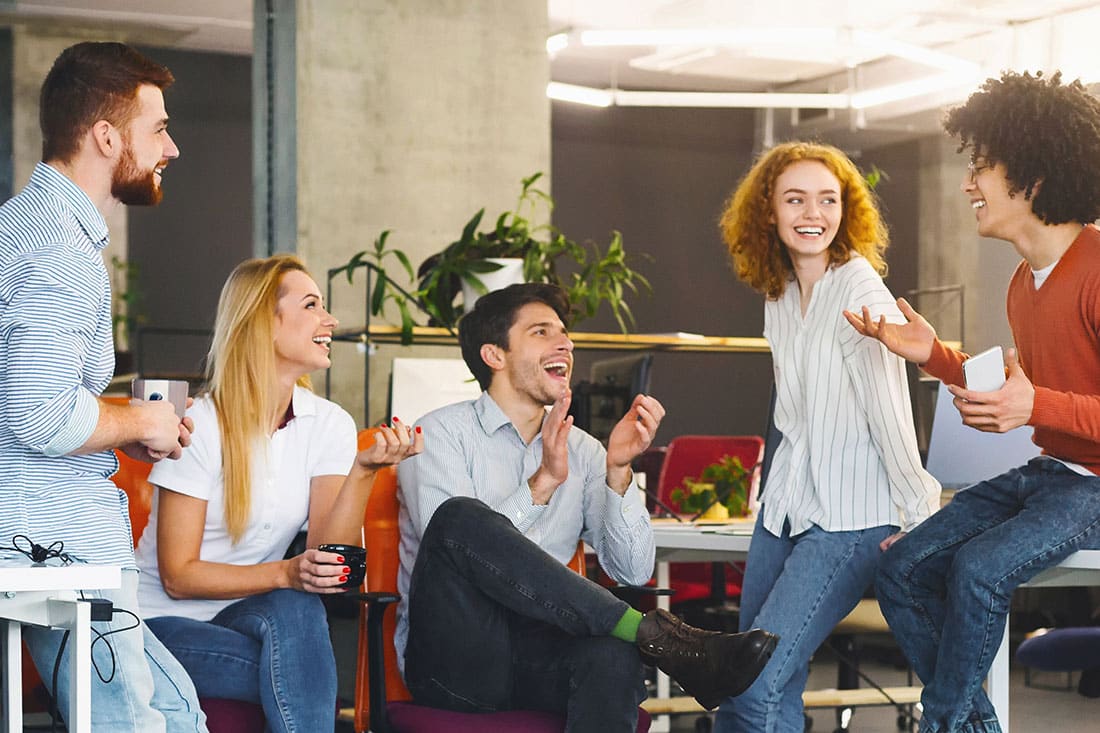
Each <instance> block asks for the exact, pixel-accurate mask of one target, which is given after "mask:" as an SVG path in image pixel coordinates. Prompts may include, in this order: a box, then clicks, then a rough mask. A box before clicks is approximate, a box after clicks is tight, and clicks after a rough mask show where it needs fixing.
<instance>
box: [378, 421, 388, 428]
mask: <svg viewBox="0 0 1100 733" xmlns="http://www.w3.org/2000/svg"><path fill="white" fill-rule="evenodd" d="M378 427H380V428H385V427H388V426H387V425H386V423H384V422H383V423H379V424H378Z"/></svg>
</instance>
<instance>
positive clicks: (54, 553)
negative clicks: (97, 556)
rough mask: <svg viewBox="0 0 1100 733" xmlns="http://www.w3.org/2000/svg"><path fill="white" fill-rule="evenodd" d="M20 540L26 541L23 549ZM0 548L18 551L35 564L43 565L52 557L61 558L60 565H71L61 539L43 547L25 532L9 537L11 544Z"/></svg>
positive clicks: (70, 559) (71, 560)
mask: <svg viewBox="0 0 1100 733" xmlns="http://www.w3.org/2000/svg"><path fill="white" fill-rule="evenodd" d="M20 540H24V541H25V542H26V543H27V547H26V548H25V549H24V548H23V547H20V546H19V541H20ZM0 550H11V551H12V552H18V553H19V554H20V555H23V556H24V557H26V558H27V559H28V560H30V561H31V562H33V563H34V564H36V565H44V564H45V563H46V561H47V560H52V559H54V558H57V559H59V560H61V564H62V565H71V564H72V562H73V559H72V558H71V557H69V555H68V554H67V553H66V552H64V550H65V543H64V542H62V541H61V540H57V541H56V542H51V543H50V544H49V545H48V546H46V547H43V546H42V545H40V544H38V543H37V542H35V541H34V540H32V539H31V538H30V537H28V536H27V535H25V534H17V535H15V536H13V537H12V538H11V546H9V547H3V546H0Z"/></svg>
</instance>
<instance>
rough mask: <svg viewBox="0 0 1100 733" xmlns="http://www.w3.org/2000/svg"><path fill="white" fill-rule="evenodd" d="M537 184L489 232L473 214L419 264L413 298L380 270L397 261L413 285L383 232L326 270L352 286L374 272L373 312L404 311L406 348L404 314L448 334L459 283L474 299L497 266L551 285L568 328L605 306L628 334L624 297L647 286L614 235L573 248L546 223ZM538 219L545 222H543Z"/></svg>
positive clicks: (408, 327) (527, 183)
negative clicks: (359, 272) (517, 267)
mask: <svg viewBox="0 0 1100 733" xmlns="http://www.w3.org/2000/svg"><path fill="white" fill-rule="evenodd" d="M541 177H542V173H535V174H533V175H531V176H528V177H527V178H524V179H523V181H522V189H521V192H520V196H519V199H518V201H517V204H516V207H515V210H514V211H505V212H503V213H501V214H500V215H499V216H497V218H496V220H495V223H494V225H493V226H492V228H489V229H486V230H480V229H479V227H481V223H482V220H483V219H484V217H485V209H484V208H482V209H480V210H479V211H478V212H477V213H475V214H474V215H473V217H471V219H470V220H469V221H468V222H467V223H466V225H465V226H464V227H463V228H462V233H461V234H460V236H459V238H458V239H457V240H455V241H454V242H452V243H451V244H449V245H448V246H447V247H446V248H444V249H443V250H442V251H441V252H439V253H437V254H435V255H432V256H431V257H429V258H428V259H426V260H425V261H424V262H423V263H422V264H421V266H420V270H419V272H418V274H417V283H416V287H415V289H414V290H412V291H411V292H410V291H409V290H406V289H404V288H402V287H401V286H400V285H399V284H398V282H397V281H395V280H394V278H393V277H391V276H390V275H389V273H387V272H386V271H385V270H384V268H383V267H382V261H383V259H384V258H385V257H388V256H393V257H396V258H397V259H398V260H399V261H400V262H401V264H402V266H403V267H404V269H405V270H406V272H407V274H409V279H410V280H412V279H413V277H412V274H411V268H410V267H409V259H408V256H407V255H406V254H405V253H404V252H401V251H400V250H397V249H389V248H387V247H386V237H387V236H388V235H389V231H388V230H387V231H385V232H383V233H382V235H380V237H379V239H378V240H376V241H375V246H374V248H373V249H372V250H364V251H363V252H358V253H356V254H355V255H354V256H353V257H352V258H351V259H350V260H349V261H348V262H347V263H346V264H345V265H343V266H341V267H338V268H335V269H334V270H330V272H329V274H330V277H331V276H332V275H333V274H336V273H341V272H343V273H346V275H347V277H348V280H349V282H350V281H351V279H352V275H353V273H354V271H355V270H356V269H358V268H361V267H369V268H370V269H371V270H372V271H374V273H375V274H376V276H377V277H376V284H375V285H374V287H373V289H372V290H373V292H372V293H371V294H370V302H371V313H372V314H373V315H379V314H381V312H382V307H383V305H384V303H385V302H386V301H387V300H392V301H393V302H394V303H396V304H397V306H398V309H399V310H400V312H401V319H402V324H401V325H402V343H409V342H411V340H412V327H413V322H412V318H411V313H410V311H409V310H408V304H409V302H410V301H411V302H413V303H414V304H415V305H416V306H417V307H419V308H420V309H421V310H422V311H424V312H425V313H426V314H428V316H429V318H430V319H431V321H432V322H433V323H434V324H435V325H439V326H443V327H445V328H449V329H452V330H453V329H454V327H455V325H456V324H457V323H458V319H459V318H460V317H461V316H462V313H463V307H464V304H460V303H457V302H456V301H457V299H458V295H459V293H461V292H462V282H463V281H466V282H468V283H469V285H470V287H471V288H472V289H473V291H474V292H476V293H478V294H484V293H485V292H487V291H488V289H487V288H486V286H485V283H484V282H483V278H484V277H485V276H486V275H487V274H489V273H493V272H496V271H498V270H500V269H501V267H502V265H501V264H499V262H497V261H496V260H499V259H508V258H516V259H522V261H523V268H522V269H523V279H524V280H525V281H526V282H547V283H553V284H555V285H559V286H561V287H562V288H564V289H565V291H566V292H567V293H568V294H569V300H570V303H571V304H572V307H573V318H572V323H570V324H569V325H570V326H572V325H574V324H576V323H578V322H580V321H583V320H584V319H586V318H591V317H592V316H594V315H595V314H596V312H597V311H598V310H599V307H600V305H601V304H603V303H607V305H608V306H609V307H610V308H611V312H612V314H613V315H614V316H615V320H616V322H617V323H618V324H619V328H620V329H621V330H622V331H623V333H626V332H628V330H629V328H630V327H632V326H633V325H634V316H633V313H632V312H631V310H630V306H629V304H628V303H627V301H626V297H627V295H628V294H637V293H638V292H640V291H642V290H644V291H646V292H652V287H651V286H650V284H649V281H648V280H647V279H646V278H645V276H643V275H642V274H641V273H639V272H637V271H636V270H634V269H633V267H632V266H631V262H630V261H629V258H628V256H627V254H626V251H625V249H624V248H623V241H622V235H621V234H620V233H619V232H613V233H612V236H611V241H610V242H609V243H608V245H607V247H606V249H603V248H601V247H600V246H599V245H597V244H595V243H585V244H581V243H578V242H576V241H574V240H572V239H570V238H568V237H567V236H565V234H563V233H562V232H561V231H560V230H559V229H558V228H557V227H555V226H554V225H553V224H550V223H549V214H550V213H551V212H552V211H553V207H554V200H553V198H551V196H550V194H548V193H546V192H545V191H543V190H541V189H539V188H538V187H537V186H536V185H535V184H536V182H537V181H538V180H539V179H540V178H541ZM540 214H541V216H542V217H544V218H545V221H541V218H540ZM540 221H541V223H539V222H540ZM562 258H564V259H562ZM565 262H568V263H570V264H571V265H572V270H571V271H570V272H569V273H568V274H565V273H563V272H562V271H559V263H565Z"/></svg>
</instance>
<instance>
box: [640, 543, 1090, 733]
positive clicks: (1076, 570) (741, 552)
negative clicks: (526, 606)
mask: <svg viewBox="0 0 1100 733" xmlns="http://www.w3.org/2000/svg"><path fill="white" fill-rule="evenodd" d="M653 536H654V539H655V541H656V544H657V563H658V565H657V584H658V585H660V586H663V587H667V586H668V563H670V562H699V561H701V562H713V561H729V562H734V561H737V560H744V559H745V558H746V557H747V555H748V552H749V542H750V539H751V538H750V537H749V536H748V535H747V534H729V533H727V532H723V531H719V530H716V528H713V527H711V528H706V527H704V528H699V529H690V528H684V527H678V526H672V525H667V524H660V525H658V524H654V528H653ZM1086 585H1100V550H1082V551H1081V552H1077V553H1074V554H1073V555H1070V556H1069V557H1068V558H1066V559H1065V560H1064V561H1063V562H1062V563H1061V564H1060V565H1057V566H1055V567H1053V568H1050V569H1049V570H1046V571H1044V572H1042V573H1040V574H1039V575H1037V576H1036V577H1035V578H1034V579H1033V580H1032V581H1031V582H1030V583H1027V584H1026V587H1029V588H1035V587H1055V586H1086ZM665 599H666V602H667V597H665ZM1008 663H1009V654H1008V624H1007V623H1006V624H1005V634H1004V638H1002V639H1001V645H1000V647H999V648H998V650H997V655H996V657H994V659H993V666H992V667H991V668H990V670H989V677H988V678H986V690H987V692H988V694H989V699H990V701H991V702H992V703H993V707H994V709H995V710H996V711H997V718H998V719H999V720H1000V723H1001V729H1002V730H1003V731H1004V732H1005V733H1008V730H1009V709H1008ZM658 694H659V695H665V696H667V694H668V691H667V688H666V689H665V690H664V692H663V693H662V692H661V691H660V690H659V691H658Z"/></svg>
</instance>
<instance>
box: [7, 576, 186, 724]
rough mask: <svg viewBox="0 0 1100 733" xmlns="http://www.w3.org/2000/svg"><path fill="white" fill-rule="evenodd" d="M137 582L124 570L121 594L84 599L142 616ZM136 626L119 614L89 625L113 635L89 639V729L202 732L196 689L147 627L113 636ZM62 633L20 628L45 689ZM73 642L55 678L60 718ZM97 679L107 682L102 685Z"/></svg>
mask: <svg viewBox="0 0 1100 733" xmlns="http://www.w3.org/2000/svg"><path fill="white" fill-rule="evenodd" d="M137 582H138V573H137V570H123V571H122V587H121V588H120V589H118V590H103V591H85V592H84V596H85V597H86V598H108V599H110V600H111V601H112V602H113V603H114V607H115V609H125V610H127V611H130V612H132V613H134V614H136V615H137V616H138V617H140V616H141V614H140V613H139V612H138V603H137ZM135 623H137V622H135V621H134V619H133V617H131V616H129V615H128V614H124V613H117V612H116V613H115V614H114V617H113V618H112V619H111V620H110V621H94V622H92V628H93V629H94V630H96V631H98V632H99V633H101V634H106V633H108V632H116V633H111V635H110V636H107V637H105V638H103V639H101V640H96V638H95V634H93V635H92V636H93V642H92V661H93V662H94V665H95V666H94V668H93V669H92V730H94V731H95V732H96V733H124V732H125V733H155V732H160V731H165V733H206V716H205V715H204V714H203V712H202V710H201V709H200V708H199V699H198V695H196V694H195V687H194V686H193V685H192V684H191V679H190V678H189V677H188V676H187V672H185V671H184V669H183V667H181V666H180V663H179V662H178V661H176V659H175V658H174V657H173V656H172V655H171V654H170V653H169V652H168V650H167V649H165V648H164V645H163V644H161V643H160V642H159V641H158V640H157V638H156V637H155V636H153V634H152V633H151V632H150V631H149V629H148V628H147V627H146V626H145V624H140V625H138V626H136V627H135V628H133V629H129V630H126V631H116V630H117V629H126V628H127V627H130V626H134V624H135ZM64 633H65V632H63V631H58V630H57V629H45V628H41V627H37V626H26V627H24V629H23V638H24V639H25V640H26V642H27V648H28V649H29V650H30V653H31V658H32V659H33V660H34V666H35V667H36V668H37V669H38V674H39V676H40V677H42V679H43V680H44V681H45V683H46V686H47V687H49V686H50V685H51V684H52V677H53V667H54V661H55V659H56V658H57V650H58V648H59V647H60V646H61V639H62V636H63V635H64ZM72 643H73V642H72V638H71V637H70V638H69V640H68V643H66V644H65V652H64V654H63V655H62V657H61V673H60V674H59V675H58V677H57V691H56V696H55V699H56V700H57V707H58V709H59V710H60V711H61V714H62V715H63V716H64V715H67V714H68V710H69V674H68V669H69V654H70V653H71V652H72ZM112 650H113V651H114V658H113V659H112ZM97 669H98V670H99V673H98V674H97V673H96V670H97ZM112 670H113V672H114V676H113V677H112V676H111V673H112ZM100 675H102V676H103V678H106V679H109V680H110V682H106V683H105V682H103V680H102V679H101V678H100Z"/></svg>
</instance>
